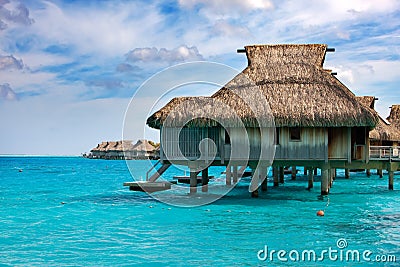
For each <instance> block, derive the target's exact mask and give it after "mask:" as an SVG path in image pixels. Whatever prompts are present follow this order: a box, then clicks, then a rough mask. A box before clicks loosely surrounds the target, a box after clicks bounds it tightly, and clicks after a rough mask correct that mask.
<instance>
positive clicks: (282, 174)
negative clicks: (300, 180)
mask: <svg viewBox="0 0 400 267" xmlns="http://www.w3.org/2000/svg"><path fill="white" fill-rule="evenodd" d="M284 175H285V172H284V169H283V167H279V182H280V183H281V184H284V183H285V176H284Z"/></svg>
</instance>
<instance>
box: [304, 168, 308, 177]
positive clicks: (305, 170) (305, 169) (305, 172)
mask: <svg viewBox="0 0 400 267" xmlns="http://www.w3.org/2000/svg"><path fill="white" fill-rule="evenodd" d="M306 175H307V167H304V176H306Z"/></svg>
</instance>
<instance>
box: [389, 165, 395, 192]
mask: <svg viewBox="0 0 400 267" xmlns="http://www.w3.org/2000/svg"><path fill="white" fill-rule="evenodd" d="M393 184H394V171H392V170H389V190H393V188H394V186H393Z"/></svg>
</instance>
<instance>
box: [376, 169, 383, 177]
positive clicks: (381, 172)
mask: <svg viewBox="0 0 400 267" xmlns="http://www.w3.org/2000/svg"><path fill="white" fill-rule="evenodd" d="M377 174H378V175H379V178H383V170H382V169H378V170H377Z"/></svg>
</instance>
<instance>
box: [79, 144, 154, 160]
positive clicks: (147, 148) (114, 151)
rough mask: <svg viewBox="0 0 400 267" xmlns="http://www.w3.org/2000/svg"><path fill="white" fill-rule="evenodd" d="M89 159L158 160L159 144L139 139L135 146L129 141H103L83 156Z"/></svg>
mask: <svg viewBox="0 0 400 267" xmlns="http://www.w3.org/2000/svg"><path fill="white" fill-rule="evenodd" d="M83 157H85V158H89V159H127V160H132V159H159V158H160V144H159V143H155V142H153V141H149V140H146V139H139V140H138V141H137V142H136V144H133V143H132V141H131V140H121V141H104V142H101V143H100V144H97V146H96V147H95V148H93V149H92V150H90V153H88V154H86V153H85V154H83Z"/></svg>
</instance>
